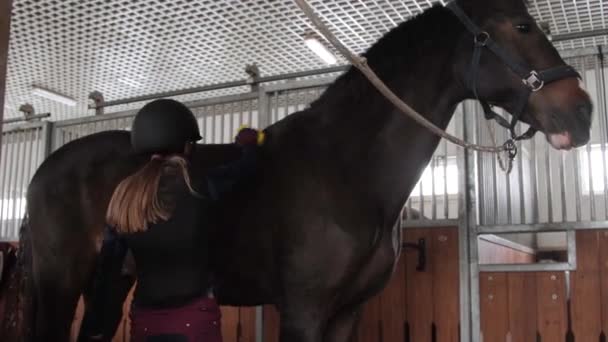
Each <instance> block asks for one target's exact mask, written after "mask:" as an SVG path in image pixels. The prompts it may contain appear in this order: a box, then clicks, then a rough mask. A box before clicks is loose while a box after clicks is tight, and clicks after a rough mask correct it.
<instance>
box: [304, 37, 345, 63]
mask: <svg viewBox="0 0 608 342" xmlns="http://www.w3.org/2000/svg"><path fill="white" fill-rule="evenodd" d="M304 42H306V46H308V48H309V49H311V50H312V52H314V53H315V54H317V56H319V58H321V59H322V60H323V61H325V63H327V64H336V62H337V61H338V60H337V59H336V56H334V54H333V53H331V51H329V50H328V49H327V48H326V47H325V45H323V44H322V43H321V42H320V41H319V40H318V39H317V38H316V37H314V36H307V37H305V38H304Z"/></svg>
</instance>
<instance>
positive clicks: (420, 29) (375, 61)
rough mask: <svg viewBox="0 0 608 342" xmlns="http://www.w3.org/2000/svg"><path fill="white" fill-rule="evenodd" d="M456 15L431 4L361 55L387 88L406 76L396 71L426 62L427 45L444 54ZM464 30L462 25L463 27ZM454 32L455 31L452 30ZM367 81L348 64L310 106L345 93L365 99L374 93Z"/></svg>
mask: <svg viewBox="0 0 608 342" xmlns="http://www.w3.org/2000/svg"><path fill="white" fill-rule="evenodd" d="M456 22H457V18H456V17H455V16H454V15H453V14H452V13H451V12H450V11H449V10H448V9H446V8H445V7H444V6H441V5H434V6H432V7H430V8H429V9H427V10H425V11H424V12H422V13H420V14H418V15H416V16H414V17H412V18H410V19H408V20H406V21H404V22H402V23H400V24H399V25H397V26H396V27H394V28H393V29H391V30H390V31H388V32H387V33H386V34H384V36H382V37H381V38H380V39H378V40H377V41H376V42H375V43H374V44H373V45H372V46H371V47H370V48H369V49H368V50H367V51H366V52H365V53H364V54H363V57H365V58H367V61H368V63H369V65H370V66H371V67H372V68H373V70H374V72H375V73H376V74H377V75H378V76H379V77H380V79H382V80H383V81H384V82H385V83H386V84H387V85H388V86H389V87H391V84H392V83H394V82H396V80H397V79H403V78H405V77H404V76H405V75H402V74H399V73H398V71H400V70H404V66H405V68H407V67H408V66H414V65H415V64H416V63H419V62H420V61H422V60H425V63H427V65H433V64H432V63H429V61H428V58H431V55H429V48H430V49H435V50H436V51H437V52H439V53H442V54H445V51H446V48H445V46H444V45H443V43H444V42H446V41H448V40H449V39H452V38H453V36H454V35H455V34H456V33H457V32H458V30H445V27H446V26H448V27H453V25H452V23H456ZM462 29H463V30H464V27H463V28H462ZM454 31H457V32H456V33H454ZM375 92H376V91H375V90H372V85H371V84H370V83H369V81H368V80H367V79H366V78H365V77H364V76H363V75H362V74H361V72H359V70H357V69H356V68H354V67H352V66H350V67H349V68H348V69H347V71H346V72H344V73H343V74H342V75H341V76H340V77H338V78H337V79H336V81H334V82H333V84H331V85H330V86H329V87H328V88H327V90H326V91H325V92H324V93H323V94H322V95H321V96H320V97H319V98H318V99H317V100H316V101H314V102H312V103H311V104H310V107H311V108H315V107H318V106H324V105H333V104H334V103H335V101H339V100H340V98H343V96H345V95H346V94H347V93H348V97H349V98H350V99H353V98H367V99H369V97H370V95H371V94H373V93H375Z"/></svg>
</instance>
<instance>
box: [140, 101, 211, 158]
mask: <svg viewBox="0 0 608 342" xmlns="http://www.w3.org/2000/svg"><path fill="white" fill-rule="evenodd" d="M201 138H202V137H201V134H200V131H199V128H198V124H197V122H196V118H195V117H194V114H192V112H191V111H190V109H188V107H186V106H185V105H184V104H182V103H181V102H178V101H175V100H171V99H159V100H154V101H152V102H150V103H147V104H146V105H145V106H143V107H142V108H141V109H140V110H139V112H137V115H136V116H135V119H134V120H133V125H132V126H131V145H132V146H133V150H134V151H135V152H136V153H160V154H167V153H181V152H183V151H184V145H185V144H186V143H188V142H195V141H198V140H200V139H201Z"/></svg>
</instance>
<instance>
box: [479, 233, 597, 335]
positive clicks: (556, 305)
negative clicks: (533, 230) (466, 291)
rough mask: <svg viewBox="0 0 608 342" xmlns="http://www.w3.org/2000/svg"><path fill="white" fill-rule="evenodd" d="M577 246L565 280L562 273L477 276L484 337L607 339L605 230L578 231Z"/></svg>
mask: <svg viewBox="0 0 608 342" xmlns="http://www.w3.org/2000/svg"><path fill="white" fill-rule="evenodd" d="M576 246H577V248H576V250H577V269H576V270H575V271H572V272H570V275H569V276H570V278H569V279H567V278H566V273H565V272H530V273H508V272H507V273H504V272H503V273H481V274H480V296H481V320H482V332H483V335H484V340H486V341H487V340H500V341H503V340H504V338H505V337H507V338H510V340H511V341H537V338H538V339H540V341H572V340H574V341H577V342H597V341H606V333H607V332H608V323H607V321H608V230H585V231H577V232H576ZM567 280H569V281H570V291H569V295H570V296H569V297H568V290H567ZM496 296H500V298H497V297H496ZM503 296H504V298H502V297H503ZM505 315H506V316H505ZM505 334H506V335H505Z"/></svg>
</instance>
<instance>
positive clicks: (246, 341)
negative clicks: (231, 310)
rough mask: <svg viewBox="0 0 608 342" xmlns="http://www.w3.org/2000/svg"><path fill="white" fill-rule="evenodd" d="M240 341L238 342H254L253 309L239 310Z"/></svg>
mask: <svg viewBox="0 0 608 342" xmlns="http://www.w3.org/2000/svg"><path fill="white" fill-rule="evenodd" d="M239 310H240V312H241V314H240V320H239V322H240V339H239V340H238V342H255V316H256V315H255V308H240V309H239Z"/></svg>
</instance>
